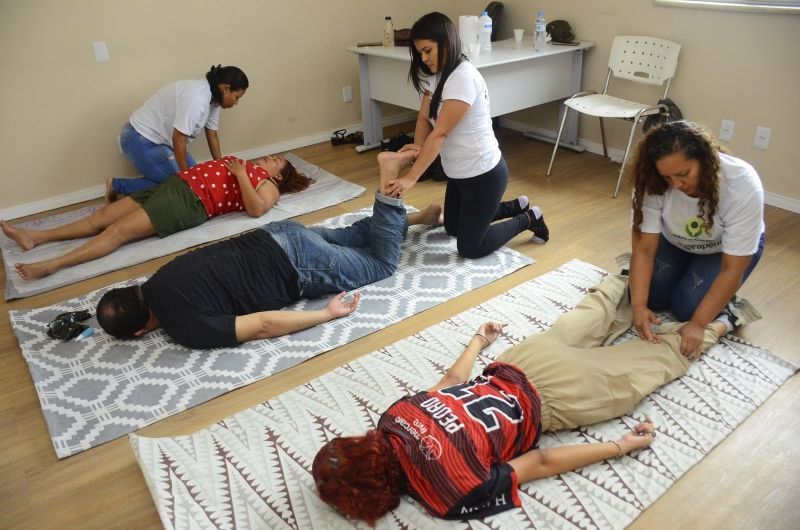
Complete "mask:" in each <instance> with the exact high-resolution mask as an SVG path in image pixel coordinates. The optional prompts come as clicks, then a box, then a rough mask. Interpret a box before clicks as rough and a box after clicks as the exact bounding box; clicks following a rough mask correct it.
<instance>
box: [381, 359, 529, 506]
mask: <svg viewBox="0 0 800 530" xmlns="http://www.w3.org/2000/svg"><path fill="white" fill-rule="evenodd" d="M540 405H541V401H540V399H539V394H538V392H537V391H536V389H535V388H534V387H533V385H532V384H531V383H530V382H529V381H528V378H527V377H525V374H524V373H523V372H522V371H521V370H520V369H519V368H517V367H516V366H513V365H511V364H506V363H502V362H494V363H492V364H490V365H489V366H487V367H486V369H485V370H484V371H483V373H482V374H481V375H479V376H478V377H476V378H475V379H473V380H472V381H467V382H466V383H463V384H460V385H456V386H451V387H448V388H443V389H440V390H437V391H435V392H422V393H420V394H417V395H415V396H411V397H407V398H403V399H400V400H398V401H396V402H395V403H394V404H393V405H392V406H391V407H389V409H388V410H387V411H386V412H385V413H384V414H383V416H381V419H380V421H379V422H378V429H379V430H381V431H383V432H385V433H387V434H388V436H389V440H390V442H391V444H392V447H393V448H394V450H395V452H396V453H397V456H398V458H399V460H400V464H401V466H402V467H403V471H404V472H405V474H406V477H407V479H408V492H409V494H410V495H411V496H413V497H414V498H415V499H417V500H418V501H419V502H421V503H422V505H423V506H425V508H426V509H427V510H428V511H429V512H430V513H432V514H433V515H436V516H438V517H443V518H445V519H472V518H478V517H485V516H487V515H492V514H495V513H498V512H501V511H504V510H508V509H509V508H512V507H514V506H519V505H520V500H519V494H518V492H517V475H516V473H514V470H513V469H512V468H511V466H510V465H508V464H507V463H506V462H508V461H509V460H511V459H513V458H514V457H516V456H519V455H521V454H522V453H525V452H526V451H528V450H530V449H533V448H535V447H536V445H537V442H538V440H539V434H540V432H541V421H540Z"/></svg>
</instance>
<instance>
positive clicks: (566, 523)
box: [130, 260, 797, 530]
mask: <svg viewBox="0 0 800 530" xmlns="http://www.w3.org/2000/svg"><path fill="white" fill-rule="evenodd" d="M604 274H605V273H604V272H603V271H602V270H601V269H598V268H597V267H595V266H593V265H589V264H587V263H584V262H581V261H578V260H573V261H570V262H569V263H567V264H565V265H562V266H561V267H559V268H558V269H556V270H554V271H552V272H549V273H547V274H545V275H543V276H540V277H538V278H535V279H533V280H531V281H529V282H526V283H524V284H522V285H519V286H517V287H515V288H514V289H512V290H510V291H508V292H506V293H504V294H502V295H500V296H498V297H496V298H494V299H492V300H489V301H488V302H486V303H482V304H480V305H479V306H477V307H475V308H473V309H470V310H468V311H465V312H464V313H461V314H460V315H457V316H455V317H453V318H450V319H448V320H446V321H444V322H442V323H440V324H437V325H435V326H432V327H430V328H428V329H426V330H424V331H422V332H420V333H418V334H416V335H413V336H411V337H409V338H407V339H404V340H401V341H399V342H397V343H395V344H392V345H390V346H388V347H386V348H382V349H380V350H377V351H375V352H373V353H371V354H368V355H365V356H363V357H361V358H359V359H357V360H356V361H353V362H351V363H348V364H347V365H344V366H342V367H340V368H337V369H336V370H334V371H332V372H330V373H328V374H326V375H324V376H322V377H320V378H318V379H315V380H313V381H311V382H309V383H308V384H305V385H302V386H299V387H297V388H295V389H293V390H291V391H289V392H286V393H284V394H282V395H280V396H278V397H276V398H273V399H270V400H269V401H266V402H265V403H262V404H260V405H257V406H255V407H252V408H250V409H248V410H245V411H242V412H240V413H238V414H236V415H234V416H232V417H230V418H227V419H225V420H222V421H220V422H218V423H217V424H215V425H212V426H210V427H208V428H206V429H203V430H200V431H197V432H195V433H194V434H191V435H188V436H175V437H164V438H146V437H142V436H137V435H131V436H130V439H131V444H132V445H133V449H134V452H135V453H136V456H137V459H138V461H139V465H140V467H141V469H142V473H143V474H144V477H145V479H146V481H147V484H148V487H149V488H150V492H151V494H152V496H153V500H154V501H155V504H156V507H157V509H158V513H159V516H160V517H161V521H162V524H163V525H164V527H165V528H168V529H173V528H174V529H205V528H208V529H218V528H238V529H250V528H253V529H255V528H271V529H276V528H285V529H291V528H294V529H310V528H317V529H326V530H327V529H331V528H334V529H340V528H367V527H366V525H364V524H363V523H362V524H354V523H353V522H351V521H349V520H347V519H345V518H344V517H342V516H340V515H339V514H338V513H336V512H335V511H334V510H332V509H331V508H329V507H328V506H327V505H325V504H324V503H323V502H322V501H320V500H319V498H318V497H317V495H316V492H315V488H314V483H313V479H312V478H311V473H310V467H311V462H312V461H313V458H314V455H315V454H316V452H317V450H318V449H319V448H320V447H321V446H322V445H323V444H325V443H326V442H327V441H328V440H330V439H331V438H333V437H335V436H342V435H355V434H360V433H363V432H364V431H365V430H367V429H371V428H374V427H375V424H376V422H377V419H378V417H379V415H380V414H381V413H382V412H383V411H384V410H386V408H387V407H388V406H389V405H391V404H392V403H393V402H394V401H395V400H396V399H398V398H400V397H402V396H405V395H408V394H410V393H415V392H419V391H421V390H424V389H426V388H429V387H430V386H431V385H433V384H435V383H436V382H437V381H438V380H439V379H440V378H441V377H442V375H443V374H444V373H445V370H446V369H447V367H449V366H450V365H451V364H452V363H453V361H454V360H455V359H456V357H457V356H458V354H459V353H460V352H461V351H462V350H463V348H464V345H465V344H466V343H467V342H468V341H469V340H470V338H471V336H472V334H473V333H474V332H475V329H476V328H477V326H478V325H479V324H480V323H481V322H484V321H486V320H489V319H491V320H496V321H500V322H507V323H508V326H507V328H506V329H505V334H504V335H503V336H501V337H500V338H499V339H498V340H497V341H496V342H495V343H494V344H493V345H492V346H491V347H489V348H487V349H486V350H484V351H483V352H482V354H481V356H480V357H479V359H478V362H477V363H476V364H477V366H476V367H475V369H474V372H473V375H476V374H477V373H478V372H480V371H481V370H482V369H483V368H484V367H485V366H486V365H487V364H489V363H490V362H491V361H492V359H494V358H495V357H496V356H497V355H498V354H500V353H501V352H502V351H503V350H505V349H506V348H508V347H509V346H511V345H513V344H516V343H518V342H520V341H521V340H523V338H525V337H527V336H529V335H531V334H534V333H539V332H541V331H543V330H545V329H547V328H548V327H549V326H550V325H552V323H553V322H554V321H555V319H556V318H558V316H560V315H562V314H563V313H565V312H567V311H569V310H570V309H571V308H572V307H573V306H574V305H575V304H576V303H577V302H578V301H579V300H580V299H581V298H582V297H583V295H584V294H586V289H587V288H588V287H590V286H592V285H594V284H595V283H596V282H597V281H598V280H599V279H600V278H601V277H602V276H603V275H604ZM632 336H633V334H629V335H628V336H627V337H624V338H623V339H622V340H629V339H630V338H632ZM796 370H797V367H796V366H793V365H791V364H789V363H787V362H786V361H783V360H781V359H780V358H778V357H776V356H775V355H773V354H771V353H769V352H768V351H766V350H763V349H760V348H758V347H756V346H752V345H750V344H745V343H743V342H742V341H741V340H739V339H737V338H736V337H733V336H731V335H728V336H726V337H724V338H723V339H722V340H721V341H720V342H719V343H718V344H716V345H715V346H713V347H712V348H711V349H710V351H709V352H707V353H706V354H704V355H703V356H702V358H701V360H699V361H697V362H694V363H693V364H692V367H691V368H690V370H689V372H688V373H687V374H686V375H685V376H684V377H682V378H680V379H678V380H676V381H673V382H672V383H670V384H668V385H666V386H664V387H662V388H660V389H659V390H657V391H656V392H654V393H653V394H651V395H650V396H648V397H647V398H645V399H644V400H643V401H642V402H641V403H640V404H639V405H638V406H637V408H636V410H635V411H634V412H633V413H632V414H630V415H628V416H623V417H621V418H618V419H614V420H611V421H607V422H602V423H599V424H595V425H591V426H588V427H582V428H580V429H575V430H565V431H559V432H557V433H550V434H546V435H544V436H543V438H542V440H541V446H542V447H554V446H560V445H564V444H576V443H589V442H594V441H608V440H615V439H617V438H618V437H619V436H621V435H622V434H623V433H624V432H625V431H627V430H628V429H630V428H631V427H632V426H634V425H635V424H636V423H637V422H639V421H641V420H642V419H643V418H644V416H645V415H649V416H651V417H652V418H653V420H654V421H655V423H656V424H657V426H658V432H659V434H658V438H656V440H655V441H654V442H653V444H652V445H651V446H650V447H649V448H647V449H644V450H641V451H637V452H634V453H631V454H630V455H626V456H625V457H622V458H619V459H615V460H608V461H604V462H600V463H596V464H593V465H590V466H586V467H584V468H582V469H580V470H577V471H574V472H569V473H564V474H562V475H559V476H556V477H550V478H546V479H540V480H535V481H531V482H528V483H526V484H524V485H523V486H522V487H521V488H520V498H521V500H522V509H512V510H509V511H507V512H504V513H501V514H499V515H496V516H492V517H489V518H486V519H483V520H473V521H470V522H452V521H443V520H441V519H434V518H432V517H430V516H428V515H427V514H426V513H425V512H424V510H423V509H422V508H421V507H420V506H419V505H418V504H417V503H416V502H414V501H412V500H410V499H409V498H408V497H404V500H403V501H402V502H401V503H400V506H399V507H398V508H397V509H396V510H394V511H393V512H392V513H391V514H389V515H387V516H386V517H384V518H383V519H381V520H380V521H379V523H378V525H377V528H379V529H390V528H391V529H411V528H413V529H440V528H448V529H450V528H452V529H455V528H458V529H463V528H472V529H476V530H477V529H482V530H488V529H502V530H513V529H531V528H547V529H570V530H574V529H621V528H624V527H625V526H627V525H628V524H630V522H631V521H633V519H635V518H636V517H637V516H638V515H639V514H640V513H641V512H642V511H643V510H644V509H645V508H647V507H648V506H649V505H650V504H652V503H653V502H654V501H655V500H656V499H657V498H658V497H659V496H661V495H662V494H663V493H664V492H665V491H666V490H667V489H668V488H669V487H670V486H671V485H672V484H673V483H674V482H675V481H677V480H678V479H679V478H680V477H681V476H682V475H683V474H684V473H685V472H686V471H687V470H689V469H690V468H691V467H692V466H694V465H695V464H696V463H697V462H699V461H700V460H701V459H702V458H703V457H704V456H705V455H706V454H708V452H709V451H710V450H711V449H712V448H713V447H714V446H715V445H717V444H718V443H719V442H720V441H721V440H723V439H724V438H725V437H726V436H727V435H728V434H730V432H731V431H733V429H735V428H736V426H737V425H739V424H740V423H741V422H742V421H743V420H744V419H745V418H746V417H747V416H748V415H749V414H750V413H752V412H753V411H754V410H755V409H756V408H757V407H758V406H759V405H760V404H761V403H763V402H764V401H765V400H766V399H767V397H769V396H770V394H772V393H773V392H774V391H775V390H776V389H777V388H778V387H780V385H781V384H782V383H783V382H784V381H785V380H786V379H787V378H788V377H790V376H791V375H792V374H793V373H794V372H795V371H796Z"/></svg>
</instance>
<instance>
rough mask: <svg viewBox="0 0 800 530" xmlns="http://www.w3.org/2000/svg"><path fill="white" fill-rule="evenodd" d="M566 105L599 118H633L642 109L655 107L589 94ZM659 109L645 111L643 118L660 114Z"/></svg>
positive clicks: (568, 101)
mask: <svg viewBox="0 0 800 530" xmlns="http://www.w3.org/2000/svg"><path fill="white" fill-rule="evenodd" d="M564 104H565V105H566V106H568V107H570V108H571V109H575V110H577V111H578V112H581V113H583V114H589V115H590V116H597V117H599V118H633V117H635V116H636V114H637V113H639V112H640V111H641V110H642V109H647V108H648V107H651V106H653V105H644V104H642V103H636V102H635V101H628V100H627V99H621V98H617V97H614V96H609V95H608V94H589V95H587V96H581V97H577V98H574V99H568V100H566V101H565V102H564ZM658 112H659V108H658V107H655V108H653V109H650V110H647V111H645V112H644V113H643V114H642V116H649V115H650V114H658Z"/></svg>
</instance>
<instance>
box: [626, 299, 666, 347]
mask: <svg viewBox="0 0 800 530" xmlns="http://www.w3.org/2000/svg"><path fill="white" fill-rule="evenodd" d="M650 324H661V319H660V318H658V317H657V316H656V314H655V313H653V312H652V311H650V310H649V309H648V308H647V307H643V308H641V309H635V308H634V309H633V325H634V326H635V327H636V333H638V334H639V338H640V339H642V340H646V341H648V342H652V343H653V344H659V343H661V337H659V336H658V334H657V333H654V332H653V330H652V328H650Z"/></svg>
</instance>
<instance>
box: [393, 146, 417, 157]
mask: <svg viewBox="0 0 800 530" xmlns="http://www.w3.org/2000/svg"><path fill="white" fill-rule="evenodd" d="M420 149H422V146H421V145H417V144H406V145H404V146H403V147H401V148H400V149H398V150H397V152H398V153H402V152H403V151H414V152H415V153H416V154H415V155H414V158H416V157H417V155H418V154H419V150H420Z"/></svg>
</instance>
